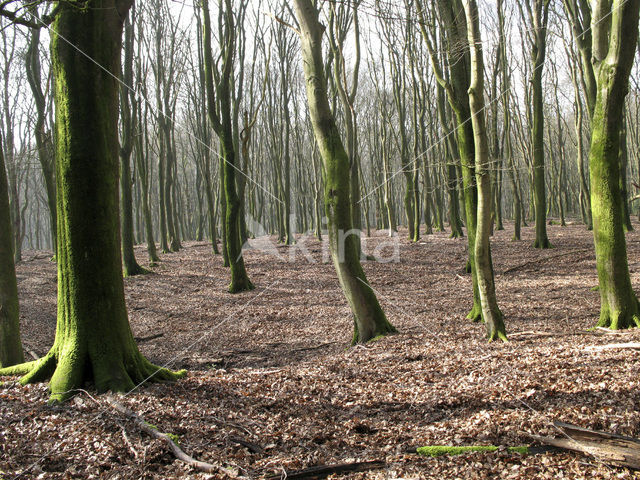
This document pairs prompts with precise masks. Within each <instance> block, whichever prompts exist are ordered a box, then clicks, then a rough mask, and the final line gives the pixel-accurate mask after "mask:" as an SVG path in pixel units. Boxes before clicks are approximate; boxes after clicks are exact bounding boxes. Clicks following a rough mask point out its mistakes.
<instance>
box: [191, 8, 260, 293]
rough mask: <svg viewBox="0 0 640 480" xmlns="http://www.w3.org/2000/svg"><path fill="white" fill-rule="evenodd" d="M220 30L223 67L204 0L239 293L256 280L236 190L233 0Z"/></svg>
mask: <svg viewBox="0 0 640 480" xmlns="http://www.w3.org/2000/svg"><path fill="white" fill-rule="evenodd" d="M219 15H220V24H221V25H222V26H223V28H222V30H221V31H220V32H219V39H218V40H219V42H220V49H221V58H222V62H221V63H222V65H221V67H220V70H218V68H217V64H214V62H213V53H212V48H211V17H210V14H209V2H208V0H203V1H202V34H203V41H202V48H203V50H204V53H203V61H204V77H205V84H206V95H207V111H208V114H209V121H210V123H211V126H212V127H213V130H214V131H215V132H216V134H217V135H218V138H219V139H220V150H221V167H220V171H221V178H222V182H223V183H222V185H223V186H224V198H225V202H224V219H223V222H224V226H225V228H224V229H223V234H224V235H225V242H224V245H223V248H225V249H226V252H227V256H228V260H229V264H230V265H229V266H230V269H231V283H230V285H229V292H231V293H238V292H242V291H245V290H252V289H253V288H254V287H253V284H252V283H251V281H250V280H249V276H248V275H247V271H246V269H245V266H244V258H243V256H242V243H241V241H240V221H239V214H240V207H241V202H240V198H239V197H238V193H237V190H236V173H237V170H238V166H237V165H238V163H239V162H238V161H237V158H238V157H239V155H238V152H237V151H236V148H235V142H234V135H233V125H232V111H231V110H232V105H231V102H232V99H231V83H232V78H231V77H232V75H233V63H234V62H233V60H234V48H235V32H234V15H233V9H232V5H231V1H230V0H225V1H224V2H223V3H221V4H220V12H219Z"/></svg>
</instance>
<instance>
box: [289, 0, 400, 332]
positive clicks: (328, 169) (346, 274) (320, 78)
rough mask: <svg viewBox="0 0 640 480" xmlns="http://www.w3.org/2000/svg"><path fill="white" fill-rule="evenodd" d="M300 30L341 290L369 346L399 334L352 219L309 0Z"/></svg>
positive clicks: (319, 28) (302, 7)
mask: <svg viewBox="0 0 640 480" xmlns="http://www.w3.org/2000/svg"><path fill="white" fill-rule="evenodd" d="M295 6H296V13H297V17H298V23H299V25H300V39H301V43H302V58H303V65H304V73H305V78H306V87H307V100H308V103H309V111H310V114H311V122H312V124H313V131H314V134H315V138H316V142H317V143H318V148H319V150H320V154H321V156H322V160H323V163H324V171H325V178H324V180H325V182H324V205H325V214H326V215H327V217H328V231H329V248H330V250H331V258H332V260H333V264H334V266H335V268H336V272H337V274H338V279H339V281H340V285H341V286H342V290H343V292H344V294H345V296H346V297H347V301H348V302H349V306H350V307H351V311H352V313H353V316H354V332H353V340H352V343H354V344H355V343H359V342H366V341H368V340H371V339H372V338H375V337H377V336H380V335H386V334H388V333H390V332H393V331H395V328H394V327H393V326H392V325H391V323H389V321H388V320H387V318H386V316H385V314H384V311H383V310H382V307H381V306H380V303H378V299H377V297H376V294H375V292H374V291H373V289H372V288H371V286H370V285H369V282H368V281H367V277H366V276H365V273H364V270H363V269H362V265H361V264H360V251H359V248H358V242H357V238H356V236H355V235H353V234H351V230H352V227H353V223H352V218H351V197H350V188H351V181H350V162H349V155H348V154H347V151H346V150H345V148H344V144H343V143H342V139H341V138H340V133H339V131H338V127H337V125H336V121H335V117H334V115H333V112H332V111H331V107H330V105H329V98H328V95H327V82H326V77H325V65H324V62H323V60H322V37H323V33H324V30H325V27H324V26H323V25H322V24H321V23H320V20H319V18H318V17H319V12H318V10H317V9H316V7H315V6H314V4H313V3H312V1H311V0H296V2H295Z"/></svg>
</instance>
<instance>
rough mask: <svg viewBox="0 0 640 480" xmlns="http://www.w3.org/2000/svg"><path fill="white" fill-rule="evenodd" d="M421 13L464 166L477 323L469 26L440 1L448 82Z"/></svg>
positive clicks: (455, 0) (455, 6)
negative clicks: (469, 92)
mask: <svg viewBox="0 0 640 480" xmlns="http://www.w3.org/2000/svg"><path fill="white" fill-rule="evenodd" d="M416 3H417V7H418V14H419V16H420V20H421V21H420V29H421V31H422V36H423V38H424V40H425V43H426V44H427V48H428V50H429V55H430V57H431V65H432V67H433V71H434V74H435V77H436V80H437V81H438V83H439V84H440V85H441V86H442V88H444V90H445V92H446V94H447V99H448V101H449V105H450V106H451V109H452V110H453V113H454V116H455V119H454V122H455V128H456V141H457V145H458V152H459V154H460V160H461V164H462V190H463V192H462V194H463V201H464V210H465V220H466V224H467V241H468V244H469V260H468V264H467V265H468V267H470V269H471V275H472V284H473V306H472V307H471V311H470V312H469V313H468V315H467V318H468V319H469V320H471V321H474V322H477V321H480V320H481V319H482V308H481V304H480V293H479V291H478V279H477V272H476V270H475V268H474V266H475V264H476V262H475V258H474V257H475V243H476V226H477V206H478V193H477V188H476V179H475V155H474V136H473V127H472V125H471V122H470V121H469V119H470V116H471V110H470V107H469V97H468V93H467V90H468V88H469V81H470V77H469V73H470V57H469V52H468V51H467V50H466V49H460V45H467V41H468V40H467V25H466V21H465V13H464V9H463V6H462V3H461V0H451V1H449V0H439V1H438V2H437V6H438V10H439V13H440V16H439V17H440V20H441V21H442V24H443V30H444V32H445V48H446V52H447V59H448V64H449V78H450V80H447V79H446V76H445V75H444V73H443V71H442V68H441V67H440V64H439V62H438V57H437V52H436V51H435V49H434V47H433V45H434V42H432V40H431V39H430V36H429V33H428V32H427V29H426V25H428V24H429V22H428V21H427V19H426V13H425V10H424V5H425V3H424V2H422V1H421V0H419V1H417V2H416Z"/></svg>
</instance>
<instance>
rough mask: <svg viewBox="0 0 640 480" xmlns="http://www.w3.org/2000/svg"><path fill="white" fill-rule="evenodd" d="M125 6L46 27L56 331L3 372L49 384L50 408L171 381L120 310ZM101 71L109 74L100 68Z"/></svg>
mask: <svg viewBox="0 0 640 480" xmlns="http://www.w3.org/2000/svg"><path fill="white" fill-rule="evenodd" d="M132 3H133V1H132V0H90V1H89V2H88V3H87V5H86V7H87V8H85V9H78V8H77V7H76V6H74V5H71V4H61V6H60V11H59V13H58V15H57V17H56V19H55V22H54V24H53V28H52V29H51V31H52V39H51V57H52V68H53V73H54V78H55V89H54V99H55V104H56V167H57V172H56V173H57V175H56V180H57V200H56V201H57V213H58V232H57V233H58V234H57V239H58V321H57V328H56V337H55V341H54V344H53V347H52V348H51V350H50V351H49V353H47V355H46V356H44V357H43V358H41V359H39V360H36V361H34V362H29V363H25V364H21V365H16V366H14V367H9V368H5V369H1V370H0V375H16V374H26V375H25V376H24V377H23V378H22V380H21V383H23V384H26V383H32V382H37V381H44V380H46V379H49V378H50V379H51V381H50V390H51V400H52V401H62V400H64V399H66V398H68V397H69V396H70V395H72V394H73V390H74V389H78V388H83V387H84V384H85V382H86V381H92V382H93V383H94V384H95V386H96V388H97V390H98V391H100V392H103V391H107V390H113V391H119V392H122V391H128V390H131V389H132V388H134V387H135V386H136V385H137V384H139V383H142V382H144V381H147V380H170V379H174V378H176V377H178V376H180V375H181V374H183V373H178V374H176V373H173V372H170V371H168V370H166V369H163V368H159V367H156V366H154V365H152V364H151V363H150V362H149V361H148V360H147V359H146V358H145V357H143V356H142V354H141V353H140V352H139V350H138V347H137V345H136V343H135V341H134V339H133V335H132V333H131V328H130V326H129V321H128V318H127V309H126V306H125V300H124V284H123V280H122V263H121V262H122V257H121V254H120V224H119V219H118V83H117V81H116V79H115V78H114V77H113V76H112V75H111V74H110V73H108V72H118V71H119V69H120V51H121V36H122V26H123V21H124V18H125V17H126V15H127V12H128V10H129V8H130V7H131V4H132ZM85 55H87V56H88V57H89V58H91V59H92V60H93V61H95V62H97V64H99V65H102V66H104V68H105V69H106V70H107V71H105V70H103V69H102V68H101V67H98V65H96V63H94V62H93V61H92V60H89V58H87V57H85Z"/></svg>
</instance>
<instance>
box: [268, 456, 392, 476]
mask: <svg viewBox="0 0 640 480" xmlns="http://www.w3.org/2000/svg"><path fill="white" fill-rule="evenodd" d="M385 466H386V463H385V462H383V461H381V460H374V461H372V462H354V463H340V464H336V465H318V466H316V467H309V468H305V469H303V470H294V471H290V472H287V471H286V470H285V471H283V472H282V473H281V474H280V473H279V474H277V475H271V476H269V477H267V480H280V479H283V478H286V479H287V480H289V479H301V478H306V479H316V480H317V479H321V478H326V477H328V476H329V475H332V474H334V473H335V474H339V473H347V472H366V471H368V470H377V469H380V468H384V467H385Z"/></svg>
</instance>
